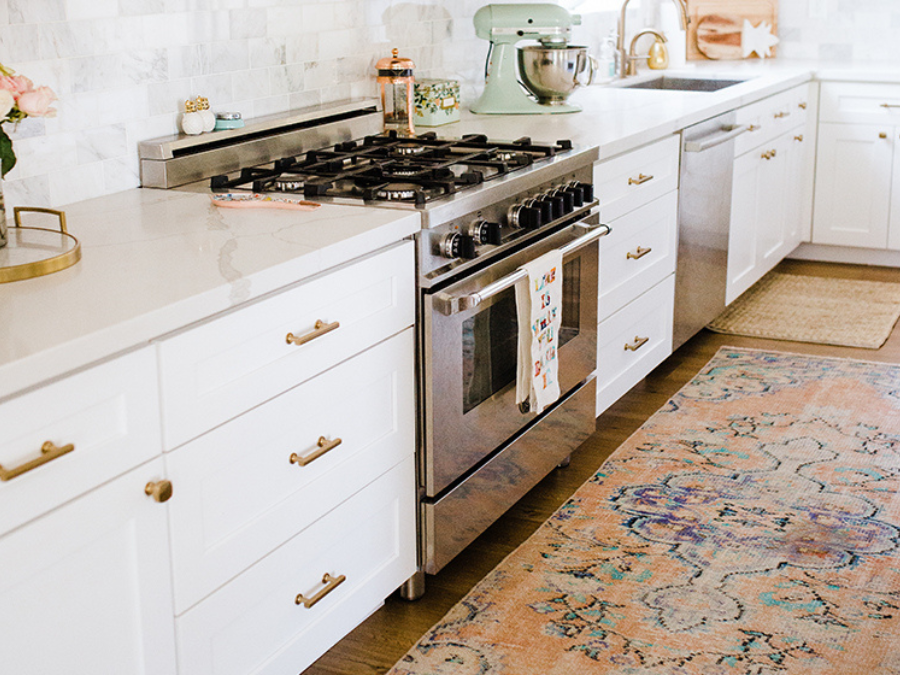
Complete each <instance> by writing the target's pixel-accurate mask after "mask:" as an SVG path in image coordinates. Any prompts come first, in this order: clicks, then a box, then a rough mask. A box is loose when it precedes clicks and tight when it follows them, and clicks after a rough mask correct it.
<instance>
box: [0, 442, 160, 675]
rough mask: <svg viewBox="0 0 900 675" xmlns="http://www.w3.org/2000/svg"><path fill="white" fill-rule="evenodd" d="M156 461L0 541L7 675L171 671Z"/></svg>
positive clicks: (0, 643) (0, 619)
mask: <svg viewBox="0 0 900 675" xmlns="http://www.w3.org/2000/svg"><path fill="white" fill-rule="evenodd" d="M162 464H163V462H162V459H161V458H158V459H157V460H156V461H152V462H150V463H148V464H146V465H144V466H141V467H139V468H137V469H134V470H133V471H131V472H129V473H126V474H125V475H123V476H119V477H118V478H116V479H114V480H112V481H111V482H109V483H107V484H105V485H103V486H101V487H99V488H97V489H96V490H93V491H91V492H90V493H88V494H86V495H84V496H82V497H79V498H78V499H76V500H74V501H72V502H70V503H68V504H66V505H65V506H62V507H60V508H59V509H57V510H55V511H53V512H52V513H48V514H47V515H45V516H44V517H42V518H39V519H37V520H35V521H33V522H31V523H29V524H27V525H26V526H24V527H22V528H20V529H18V530H16V531H15V532H11V533H9V534H8V535H6V536H5V537H2V538H0V569H2V570H3V574H2V576H0V647H2V652H3V656H2V658H3V665H2V667H0V670H2V672H4V673H9V674H10V675H12V674H13V673H19V674H22V675H24V674H25V673H71V674H72V675H75V674H78V675H81V674H89V673H90V674H96V675H100V673H110V674H112V673H121V674H123V675H124V674H125V673H128V674H129V675H160V674H161V673H174V672H175V636H174V616H173V613H172V587H171V581H170V579H171V574H170V571H169V555H168V550H169V541H168V532H167V527H166V505H165V504H158V503H157V502H155V501H153V499H151V498H150V497H148V496H147V495H146V494H145V493H144V486H145V485H146V484H147V482H148V481H151V480H159V479H160V478H162V477H163V476H162Z"/></svg>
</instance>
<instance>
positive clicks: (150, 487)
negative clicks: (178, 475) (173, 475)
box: [144, 480, 172, 504]
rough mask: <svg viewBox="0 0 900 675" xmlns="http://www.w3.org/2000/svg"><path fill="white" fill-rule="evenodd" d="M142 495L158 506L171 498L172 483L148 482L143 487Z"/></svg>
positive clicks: (165, 481)
mask: <svg viewBox="0 0 900 675" xmlns="http://www.w3.org/2000/svg"><path fill="white" fill-rule="evenodd" d="M144 494H146V495H147V496H148V497H153V499H155V500H156V501H158V502H159V503H160V504H162V503H163V502H167V501H169V500H170V499H171V498H172V481H170V480H161V481H158V482H156V483H154V482H153V481H150V482H149V483H147V484H146V485H145V486H144Z"/></svg>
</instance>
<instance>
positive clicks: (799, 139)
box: [794, 134, 803, 143]
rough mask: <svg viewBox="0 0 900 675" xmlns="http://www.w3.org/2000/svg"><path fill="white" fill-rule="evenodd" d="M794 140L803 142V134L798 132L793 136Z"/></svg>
mask: <svg viewBox="0 0 900 675" xmlns="http://www.w3.org/2000/svg"><path fill="white" fill-rule="evenodd" d="M794 140H795V141H800V142H801V143H802V142H803V134H798V135H796V136H794Z"/></svg>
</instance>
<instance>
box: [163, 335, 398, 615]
mask: <svg viewBox="0 0 900 675" xmlns="http://www.w3.org/2000/svg"><path fill="white" fill-rule="evenodd" d="M413 340H414V338H413V330H412V329H411V328H409V329H407V330H405V331H404V332H403V333H401V334H399V335H397V336H395V337H393V338H391V339H390V340H387V341H385V342H382V343H381V344H379V345H376V346H375V347H373V348H371V349H369V350H368V351H366V352H363V353H362V354H360V355H358V356H356V357H354V358H352V359H350V360H349V361H345V362H344V363H342V364H340V365H338V366H336V367H334V368H332V369H331V370H328V371H326V372H325V373H323V374H322V375H319V376H318V377H316V378H314V379H312V380H310V381H309V382H306V383H305V384H303V385H301V386H299V387H296V388H294V389H292V390H290V391H289V392H287V393H286V394H283V395H282V396H279V397H278V398H276V399H274V400H273V401H270V402H268V403H266V404H264V405H262V406H260V407H258V408H255V409H253V410H251V411H250V412H249V413H247V414H246V415H242V416H241V417H239V418H237V419H235V420H232V421H231V422H229V423H227V424H225V425H224V426H221V427H219V428H217V429H215V430H214V431H212V432H210V433H208V434H205V435H203V436H201V437H200V438H198V439H196V440H195V441H192V442H191V443H188V444H187V445H185V446H182V447H181V448H179V449H178V450H176V451H175V452H172V453H169V454H168V455H167V456H166V462H167V466H168V470H169V476H170V478H171V480H172V482H173V484H174V485H175V486H176V487H177V489H178V499H173V500H172V502H171V513H172V542H173V556H174V576H175V605H176V611H177V612H178V613H179V614H180V613H181V612H183V611H184V610H186V609H187V608H188V607H190V606H191V605H194V604H195V603H196V602H197V601H199V600H200V599H202V598H203V597H205V596H206V595H208V594H209V593H211V592H212V591H213V590H215V589H216V588H218V587H219V586H221V585H222V584H224V583H225V582H226V581H228V580H229V579H231V578H232V577H234V576H236V575H237V574H238V573H240V572H241V571H242V570H244V569H246V568H247V567H249V566H250V565H252V564H253V563H254V562H256V561H257V560H258V559H260V558H262V557H263V556H264V555H266V554H267V553H269V552H270V551H272V550H274V549H275V548H276V547H278V546H279V545H281V544H282V543H284V542H285V541H287V540H288V539H290V538H291V537H292V536H293V535H295V534H296V533H297V532H299V531H300V530H302V529H303V528H305V527H307V526H309V525H310V524H311V523H312V522H313V521H315V520H316V519H318V518H320V517H321V516H322V515H324V514H325V513H327V512H328V511H330V510H331V509H333V508H334V507H335V506H337V505H338V504H339V503H341V502H342V501H344V500H345V499H347V498H348V497H350V496H351V495H353V494H354V493H356V492H358V491H359V490H360V489H361V488H363V487H364V486H365V485H367V484H368V483H370V482H371V481H372V480H373V479H375V478H376V477H378V476H380V475H381V474H383V473H384V472H386V471H387V470H388V469H390V468H391V467H392V466H394V465H395V464H397V463H398V462H400V461H401V460H403V459H404V458H406V457H411V456H412V455H413V454H414V453H415V394H414V373H413V355H414V349H415V346H414V341H413ZM320 437H323V438H325V439H326V440H327V441H331V442H333V441H335V440H336V439H340V445H337V446H336V447H334V449H332V450H329V451H328V452H327V453H325V454H322V455H320V456H318V457H317V458H316V459H314V460H313V461H310V462H309V463H307V464H305V465H301V464H299V463H298V462H292V461H291V458H292V456H293V455H295V454H296V455H298V456H299V457H298V458H297V459H299V458H309V457H311V456H312V455H313V453H314V452H315V451H316V450H317V449H318V446H317V441H318V439H319V438H320Z"/></svg>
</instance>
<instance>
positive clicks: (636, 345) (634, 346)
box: [625, 335, 650, 352]
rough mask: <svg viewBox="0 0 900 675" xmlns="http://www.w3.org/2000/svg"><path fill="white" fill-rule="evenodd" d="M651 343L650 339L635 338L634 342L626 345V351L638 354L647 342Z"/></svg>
mask: <svg viewBox="0 0 900 675" xmlns="http://www.w3.org/2000/svg"><path fill="white" fill-rule="evenodd" d="M649 341H650V338H649V337H638V336H637V335H635V336H634V342H626V343H625V351H626V352H636V351H637V350H638V349H640V348H641V347H643V346H644V345H645V344H647V342H649Z"/></svg>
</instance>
